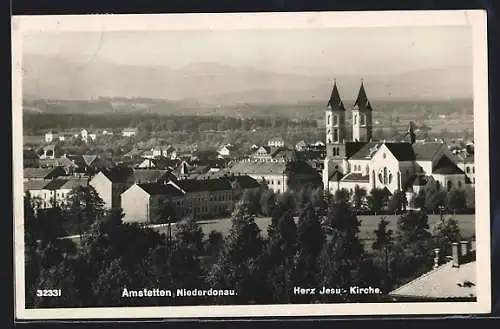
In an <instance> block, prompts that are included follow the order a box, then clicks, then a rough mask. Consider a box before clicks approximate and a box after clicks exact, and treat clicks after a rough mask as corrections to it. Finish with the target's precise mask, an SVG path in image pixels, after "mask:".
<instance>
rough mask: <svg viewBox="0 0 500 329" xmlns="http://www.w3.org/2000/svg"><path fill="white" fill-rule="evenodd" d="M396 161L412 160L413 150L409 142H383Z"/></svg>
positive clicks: (413, 156)
mask: <svg viewBox="0 0 500 329" xmlns="http://www.w3.org/2000/svg"><path fill="white" fill-rule="evenodd" d="M384 144H385V146H387V148H388V149H389V151H391V153H392V154H393V155H394V157H395V158H396V159H398V161H414V160H415V152H414V151H413V146H412V144H410V143H384Z"/></svg>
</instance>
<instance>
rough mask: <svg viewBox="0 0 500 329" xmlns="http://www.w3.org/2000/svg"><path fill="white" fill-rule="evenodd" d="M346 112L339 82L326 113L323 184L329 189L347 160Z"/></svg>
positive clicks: (335, 86) (341, 171)
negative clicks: (330, 178)
mask: <svg viewBox="0 0 500 329" xmlns="http://www.w3.org/2000/svg"><path fill="white" fill-rule="evenodd" d="M345 121H346V110H345V107H344V103H343V102H342V99H341V98H340V95H339V90H338V88H337V82H336V81H335V82H334V84H333V89H332V93H331V95H330V99H329V100H328V104H327V109H326V111H325V126H326V158H325V163H324V170H323V184H324V187H325V189H328V179H329V177H330V175H332V174H334V173H335V171H338V172H340V173H343V172H344V170H343V167H344V161H343V160H344V159H345V134H346V129H345V128H346V124H345Z"/></svg>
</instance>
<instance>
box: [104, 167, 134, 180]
mask: <svg viewBox="0 0 500 329" xmlns="http://www.w3.org/2000/svg"><path fill="white" fill-rule="evenodd" d="M101 173H102V174H103V175H104V176H106V177H107V178H108V179H109V180H110V181H111V182H113V183H125V182H129V181H132V180H133V170H132V169H131V168H128V167H122V166H119V167H114V168H111V169H109V170H101Z"/></svg>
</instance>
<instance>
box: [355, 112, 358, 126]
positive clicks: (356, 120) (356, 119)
mask: <svg viewBox="0 0 500 329" xmlns="http://www.w3.org/2000/svg"><path fill="white" fill-rule="evenodd" d="M357 123H358V115H357V114H354V124H357Z"/></svg>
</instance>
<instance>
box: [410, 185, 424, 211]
mask: <svg viewBox="0 0 500 329" xmlns="http://www.w3.org/2000/svg"><path fill="white" fill-rule="evenodd" d="M410 204H411V206H412V207H413V208H415V209H425V193H424V190H420V191H418V193H417V194H414V195H413V197H412V199H411V201H410Z"/></svg>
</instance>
